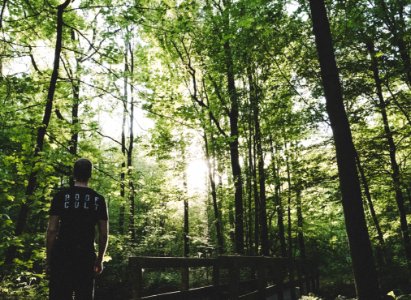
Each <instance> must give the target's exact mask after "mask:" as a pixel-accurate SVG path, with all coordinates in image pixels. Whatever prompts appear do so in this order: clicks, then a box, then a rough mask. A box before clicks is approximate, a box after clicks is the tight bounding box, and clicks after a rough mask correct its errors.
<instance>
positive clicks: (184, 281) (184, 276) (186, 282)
mask: <svg viewBox="0 0 411 300" xmlns="http://www.w3.org/2000/svg"><path fill="white" fill-rule="evenodd" d="M189 277H190V275H189V268H188V267H183V268H181V290H182V291H188V290H189V288H190V279H189Z"/></svg>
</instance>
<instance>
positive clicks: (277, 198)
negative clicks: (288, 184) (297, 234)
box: [270, 136, 287, 257]
mask: <svg viewBox="0 0 411 300" xmlns="http://www.w3.org/2000/svg"><path fill="white" fill-rule="evenodd" d="M274 148H275V149H274ZM270 150H271V157H272V167H273V176H274V182H275V183H274V205H275V207H276V211H277V227H278V238H279V240H280V254H281V256H282V257H287V246H286V240H285V228H284V211H283V204H282V201H281V190H280V188H281V180H280V163H279V160H277V155H276V152H277V147H274V145H273V139H272V137H271V136H270Z"/></svg>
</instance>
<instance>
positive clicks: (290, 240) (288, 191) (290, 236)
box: [284, 144, 293, 259]
mask: <svg viewBox="0 0 411 300" xmlns="http://www.w3.org/2000/svg"><path fill="white" fill-rule="evenodd" d="M284 148H285V149H286V154H285V159H286V160H285V165H286V171H287V187H288V189H287V225H288V226H287V227H288V228H287V240H288V255H287V257H288V258H289V259H292V257H293V247H292V246H293V243H292V240H293V239H292V228H291V170H290V162H289V159H290V158H289V155H290V153H289V151H288V149H287V144H285V145H284Z"/></svg>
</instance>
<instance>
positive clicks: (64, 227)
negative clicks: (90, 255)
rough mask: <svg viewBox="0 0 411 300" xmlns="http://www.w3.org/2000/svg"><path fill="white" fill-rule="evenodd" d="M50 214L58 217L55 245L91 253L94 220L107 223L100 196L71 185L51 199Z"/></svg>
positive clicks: (94, 192)
mask: <svg viewBox="0 0 411 300" xmlns="http://www.w3.org/2000/svg"><path fill="white" fill-rule="evenodd" d="M50 215H57V216H59V217H60V230H59V234H58V243H59V244H62V245H64V246H65V247H70V248H71V247H81V248H83V249H87V250H92V251H94V232H95V225H96V224H97V222H98V220H107V208H106V204H105V201H104V197H103V196H101V195H100V194H98V193H97V192H96V191H94V190H93V189H91V188H88V187H78V186H74V187H71V188H66V189H63V190H61V191H60V192H58V193H57V194H56V195H55V197H54V198H53V201H52V204H51V208H50Z"/></svg>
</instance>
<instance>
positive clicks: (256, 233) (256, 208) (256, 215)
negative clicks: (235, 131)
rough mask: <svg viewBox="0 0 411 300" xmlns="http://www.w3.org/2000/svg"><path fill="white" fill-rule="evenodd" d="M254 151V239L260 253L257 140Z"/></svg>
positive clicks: (251, 163)
mask: <svg viewBox="0 0 411 300" xmlns="http://www.w3.org/2000/svg"><path fill="white" fill-rule="evenodd" d="M252 147H253V148H252V149H253V155H252V159H251V161H250V168H251V171H252V186H253V195H254V239H255V253H258V249H259V246H260V243H261V241H260V232H261V230H260V223H261V222H260V214H259V211H260V193H259V191H258V183H257V167H256V164H257V163H256V161H257V151H256V143H255V138H254V140H252Z"/></svg>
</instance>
